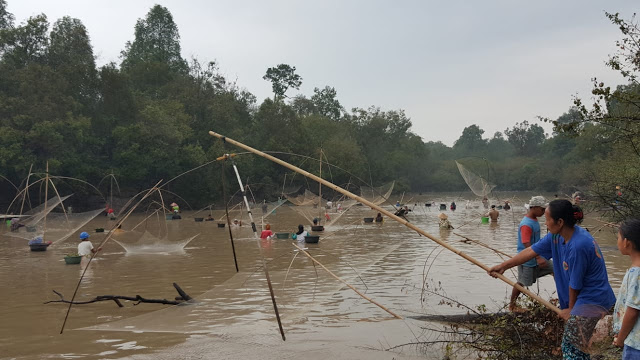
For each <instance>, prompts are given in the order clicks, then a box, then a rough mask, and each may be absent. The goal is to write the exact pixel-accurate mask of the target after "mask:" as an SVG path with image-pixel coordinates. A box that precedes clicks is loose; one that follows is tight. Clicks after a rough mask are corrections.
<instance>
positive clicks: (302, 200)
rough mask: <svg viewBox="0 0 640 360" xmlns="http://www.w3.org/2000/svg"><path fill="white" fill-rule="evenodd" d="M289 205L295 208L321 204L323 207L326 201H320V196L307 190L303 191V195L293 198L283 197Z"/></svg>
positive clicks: (290, 196)
mask: <svg viewBox="0 0 640 360" xmlns="http://www.w3.org/2000/svg"><path fill="white" fill-rule="evenodd" d="M284 196H285V197H286V198H287V200H289V202H290V203H292V204H294V205H297V206H317V205H318V204H319V203H322V205H323V206H324V205H325V204H326V201H324V200H322V199H320V196H318V195H316V194H314V193H312V192H311V191H309V190H305V191H304V194H302V195H298V196H293V195H287V194H285V195H284Z"/></svg>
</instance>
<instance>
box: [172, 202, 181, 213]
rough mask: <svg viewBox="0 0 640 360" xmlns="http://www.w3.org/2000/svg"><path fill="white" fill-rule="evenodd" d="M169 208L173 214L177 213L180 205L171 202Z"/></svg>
mask: <svg viewBox="0 0 640 360" xmlns="http://www.w3.org/2000/svg"><path fill="white" fill-rule="evenodd" d="M171 209H172V210H173V213H174V214H177V213H179V212H180V206H178V204H176V203H171Z"/></svg>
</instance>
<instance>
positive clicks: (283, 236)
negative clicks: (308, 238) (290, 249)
mask: <svg viewBox="0 0 640 360" xmlns="http://www.w3.org/2000/svg"><path fill="white" fill-rule="evenodd" d="M288 238H289V233H286V232H279V233H276V239H288Z"/></svg>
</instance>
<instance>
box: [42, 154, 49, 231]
mask: <svg viewBox="0 0 640 360" xmlns="http://www.w3.org/2000/svg"><path fill="white" fill-rule="evenodd" d="M44 182H45V186H44V213H45V215H44V230H42V242H43V243H44V242H45V235H46V232H47V215H46V214H47V199H48V197H49V162H48V161H47V173H46V175H45V177H44Z"/></svg>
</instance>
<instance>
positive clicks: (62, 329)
mask: <svg viewBox="0 0 640 360" xmlns="http://www.w3.org/2000/svg"><path fill="white" fill-rule="evenodd" d="M161 182H162V180H160V181H158V182H157V183H156V184H155V185H154V186H153V187H152V188H151V189H149V191H147V193H146V194H145V195H144V196H143V197H142V198H141V199H140V200H139V201H138V202H137V203H136V204H135V205H134V206H132V207H131V209H129V211H127V213H126V214H125V216H124V217H123V218H122V220H120V221H119V222H117V223H116V225H114V226H113V228H111V230H110V231H109V234H108V235H107V237H106V238H104V240H102V242H100V244H99V245H98V246H97V247H98V249H99V248H101V247H102V246H103V245H104V244H106V243H107V241H109V239H111V236H113V230H114V229H115V227H116V226H117V225H118V224H122V223H123V222H124V221H125V220H127V218H128V217H129V215H131V213H133V211H134V210H135V209H136V208H137V207H138V205H140V203H142V202H143V201H144V200H145V199H146V198H148V197H149V195H151V194H152V193H153V192H154V191H156V190H157V191H160V188H158V185H160V183H161ZM136 196H137V195H136ZM97 254H98V251H96V252H92V253H91V257H90V258H89V261H88V262H87V266H85V268H84V270H82V274H81V275H80V279H78V284H77V285H76V289H75V290H74V291H73V296H72V297H71V302H70V303H69V307H68V308H67V314H66V315H65V316H64V321H63V322H62V327H61V328H60V334H62V333H63V332H64V327H65V326H66V325H67V320H68V319H69V313H71V306H72V305H73V301H74V300H75V299H76V295H77V294H78V289H80V284H82V280H83V279H84V275H85V274H86V273H87V269H89V266H90V265H91V262H92V261H93V258H94V257H96V255H97Z"/></svg>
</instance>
